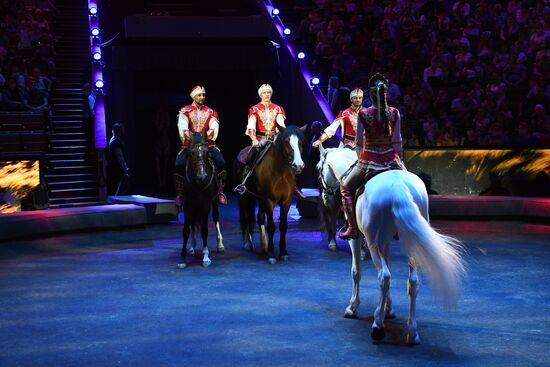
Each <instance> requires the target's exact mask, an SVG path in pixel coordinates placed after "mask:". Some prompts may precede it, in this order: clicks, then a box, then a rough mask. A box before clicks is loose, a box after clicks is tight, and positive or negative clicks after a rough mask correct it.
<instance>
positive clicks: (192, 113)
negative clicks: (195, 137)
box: [178, 104, 219, 148]
mask: <svg viewBox="0 0 550 367" xmlns="http://www.w3.org/2000/svg"><path fill="white" fill-rule="evenodd" d="M178 128H179V129H180V135H181V130H183V137H184V142H183V148H187V147H188V146H189V143H190V139H191V134H192V133H195V132H198V133H200V134H201V135H202V136H203V137H204V138H206V140H207V141H208V147H214V146H216V143H215V140H216V138H217V137H218V129H219V121H218V113H217V112H216V111H214V110H213V109H211V108H210V107H207V106H205V105H203V106H202V108H201V109H200V110H199V109H198V107H197V106H195V105H194V104H190V105H189V106H185V107H182V108H181V110H180V112H179V117H178Z"/></svg>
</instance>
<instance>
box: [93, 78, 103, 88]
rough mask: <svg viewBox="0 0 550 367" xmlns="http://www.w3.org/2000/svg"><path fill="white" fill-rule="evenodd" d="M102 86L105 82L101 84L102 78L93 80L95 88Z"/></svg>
mask: <svg viewBox="0 0 550 367" xmlns="http://www.w3.org/2000/svg"><path fill="white" fill-rule="evenodd" d="M104 86H105V84H103V80H101V79H98V80H96V81H95V87H96V88H97V89H101V88H103V87H104Z"/></svg>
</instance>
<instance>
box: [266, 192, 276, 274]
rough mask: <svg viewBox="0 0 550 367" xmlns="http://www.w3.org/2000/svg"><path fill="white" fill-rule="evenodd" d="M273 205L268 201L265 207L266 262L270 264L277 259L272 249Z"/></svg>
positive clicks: (273, 228)
mask: <svg viewBox="0 0 550 367" xmlns="http://www.w3.org/2000/svg"><path fill="white" fill-rule="evenodd" d="M274 205H275V203H273V202H271V201H268V202H267V203H266V205H265V210H266V212H265V213H266V215H267V237H268V241H267V261H268V262H269V263H270V264H275V263H276V262H277V259H276V258H275V250H274V248H273V235H274V234H275V221H274V220H273V206H274Z"/></svg>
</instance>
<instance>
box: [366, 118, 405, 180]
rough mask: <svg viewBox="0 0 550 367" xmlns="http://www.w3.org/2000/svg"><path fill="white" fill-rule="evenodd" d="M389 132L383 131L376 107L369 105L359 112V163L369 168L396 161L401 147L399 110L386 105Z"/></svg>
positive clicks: (383, 165) (381, 166)
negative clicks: (362, 111)
mask: <svg viewBox="0 0 550 367" xmlns="http://www.w3.org/2000/svg"><path fill="white" fill-rule="evenodd" d="M388 113H389V115H390V119H389V134H388V133H387V131H384V124H383V122H382V121H379V120H378V117H377V109H376V108H373V107H369V108H367V109H366V111H365V113H361V114H360V115H359V118H358V122H359V123H360V124H361V125H362V126H361V127H362V129H361V130H362V134H363V137H362V144H363V149H362V150H361V156H360V158H359V159H360V163H361V164H362V165H365V166H368V167H370V168H374V169H376V168H385V167H387V166H388V165H389V164H391V163H393V162H395V161H398V162H400V161H401V159H400V158H399V154H398V153H400V152H397V151H396V146H398V147H399V148H398V149H401V122H400V121H401V118H400V116H399V110H398V109H397V108H394V107H388Z"/></svg>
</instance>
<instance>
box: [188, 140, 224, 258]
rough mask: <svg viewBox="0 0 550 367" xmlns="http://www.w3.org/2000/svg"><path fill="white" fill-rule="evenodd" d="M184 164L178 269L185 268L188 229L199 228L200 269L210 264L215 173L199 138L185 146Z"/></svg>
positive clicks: (204, 142)
mask: <svg viewBox="0 0 550 367" xmlns="http://www.w3.org/2000/svg"><path fill="white" fill-rule="evenodd" d="M188 149H189V155H188V162H187V164H186V166H185V176H184V177H183V183H182V186H183V191H182V193H181V194H182V196H183V215H184V223H183V246H182V248H181V261H180V263H179V264H178V267H179V268H185V267H186V266H187V265H186V263H185V257H186V256H187V242H188V240H189V236H190V232H191V229H192V228H193V229H194V228H195V227H197V226H198V227H200V231H201V237H202V244H203V250H202V254H203V259H202V264H203V265H204V266H210V264H211V263H212V261H211V260H210V258H209V257H208V255H209V251H208V245H207V242H206V240H207V238H208V214H209V213H210V209H211V207H212V202H213V200H214V198H215V197H216V195H217V192H218V187H217V184H216V172H215V170H214V164H213V162H212V159H211V158H210V153H209V152H208V145H207V143H206V141H204V140H203V138H202V136H201V135H200V134H198V133H194V134H193V136H192V139H191V143H190V144H189V148H188Z"/></svg>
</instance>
